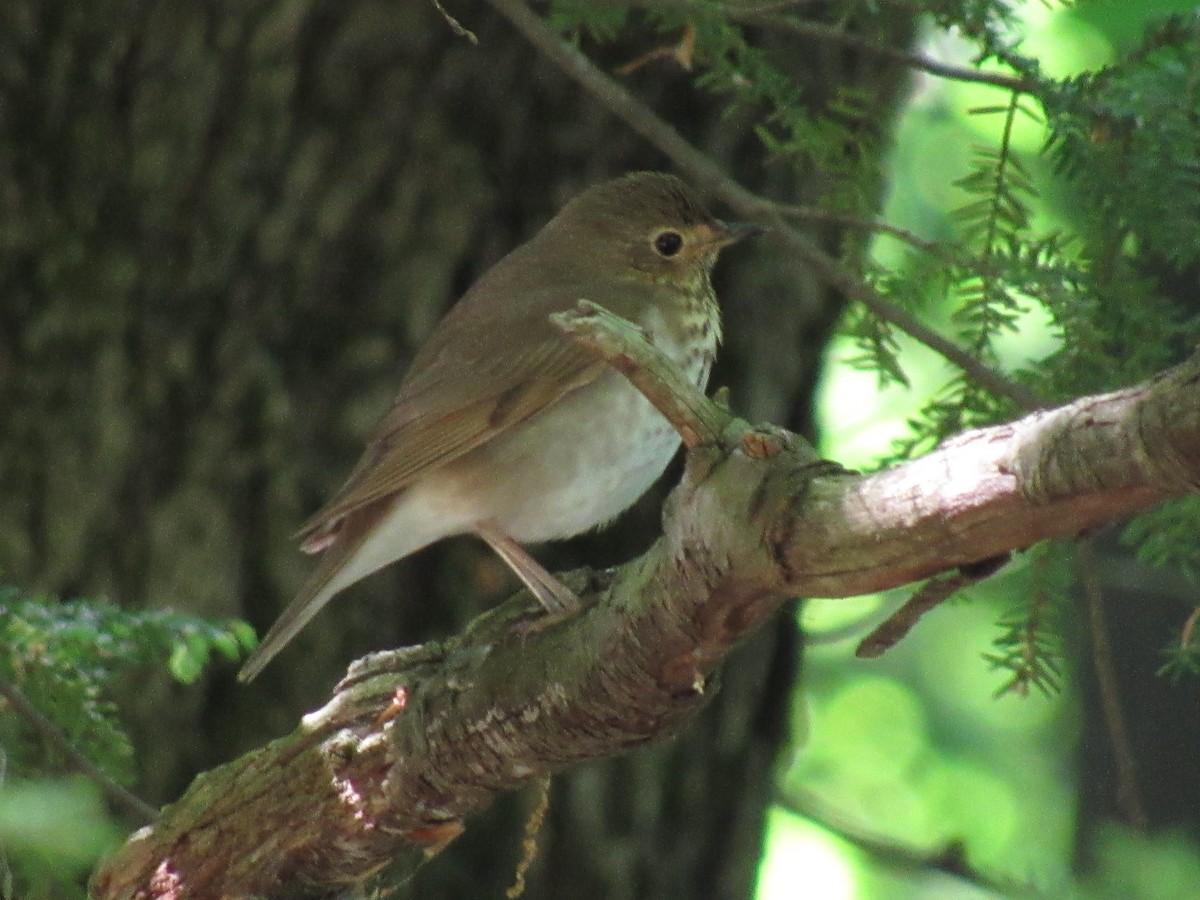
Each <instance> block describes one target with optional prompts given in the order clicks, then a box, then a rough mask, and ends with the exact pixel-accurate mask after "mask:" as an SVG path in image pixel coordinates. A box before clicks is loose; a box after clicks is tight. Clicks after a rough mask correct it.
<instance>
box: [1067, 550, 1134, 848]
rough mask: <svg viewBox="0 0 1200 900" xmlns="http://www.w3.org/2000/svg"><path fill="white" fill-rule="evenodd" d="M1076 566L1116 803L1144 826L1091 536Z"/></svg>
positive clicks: (1077, 556)
mask: <svg viewBox="0 0 1200 900" xmlns="http://www.w3.org/2000/svg"><path fill="white" fill-rule="evenodd" d="M1075 568H1076V570H1077V572H1078V574H1079V582H1080V584H1082V585H1083V593H1084V595H1085V596H1086V597H1087V608H1088V622H1089V625H1090V630H1091V637H1092V663H1093V665H1094V668H1095V670H1096V683H1097V685H1098V686H1099V689H1100V708H1101V710H1102V711H1103V713H1104V724H1105V727H1107V729H1108V739H1109V742H1110V743H1111V745H1112V751H1113V756H1114V757H1115V758H1116V762H1117V806H1118V807H1119V808H1120V810H1121V812H1122V813H1123V814H1124V816H1125V819H1126V821H1128V822H1129V824H1130V825H1132V826H1133V827H1135V828H1141V829H1144V828H1146V827H1147V826H1148V825H1149V824H1150V818H1149V816H1147V815H1146V805H1145V803H1144V801H1143V800H1142V792H1141V789H1140V788H1139V787H1138V781H1137V758H1136V757H1135V756H1134V753H1133V745H1132V744H1131V743H1130V741H1129V729H1128V728H1126V727H1125V714H1124V713H1123V712H1122V710H1121V692H1120V685H1119V684H1118V683H1117V673H1116V668H1115V667H1114V665H1113V656H1112V644H1111V643H1110V642H1109V639H1108V616H1107V615H1106V614H1105V612H1104V593H1103V590H1102V588H1101V587H1100V579H1099V578H1098V577H1097V575H1096V571H1097V567H1096V553H1095V549H1094V547H1093V544H1092V540H1091V538H1084V539H1082V540H1080V541H1078V542H1077V543H1076V545H1075Z"/></svg>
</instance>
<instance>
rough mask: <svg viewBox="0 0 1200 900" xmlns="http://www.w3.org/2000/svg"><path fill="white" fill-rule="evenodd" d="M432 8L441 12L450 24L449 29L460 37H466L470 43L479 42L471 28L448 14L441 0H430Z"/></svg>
mask: <svg viewBox="0 0 1200 900" xmlns="http://www.w3.org/2000/svg"><path fill="white" fill-rule="evenodd" d="M432 3H433V6H434V8H435V9H436V10H437V11H438V12H440V13H441V14H442V18H443V19H445V20H446V24H447V25H449V26H450V30H451V31H453V32H454V33H455V34H457V35H458V36H459V37H460V38H466V39H467V40H468V41H470V42H471V43H472V44H478V43H479V36H478V35H476V34H475V32H473V31H472V30H471V29H469V28H467V27H466V26H464V25H463V24H462V23H461V22H460V21H458V19H456V18H454V16H452V15H450V13H449V11H447V9H446V7H444V6H442V0H432Z"/></svg>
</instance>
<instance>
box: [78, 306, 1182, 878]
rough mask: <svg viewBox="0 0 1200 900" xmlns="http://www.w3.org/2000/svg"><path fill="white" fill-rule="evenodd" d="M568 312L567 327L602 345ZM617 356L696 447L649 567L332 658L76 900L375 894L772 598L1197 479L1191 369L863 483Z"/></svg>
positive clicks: (725, 649) (739, 631) (711, 652)
mask: <svg viewBox="0 0 1200 900" xmlns="http://www.w3.org/2000/svg"><path fill="white" fill-rule="evenodd" d="M582 319H583V320H587V317H586V316H584V317H582ZM583 320H581V321H580V322H578V323H576V324H570V323H568V324H569V327H571V328H572V329H573V330H574V329H575V328H576V325H578V328H579V330H580V331H581V332H583V331H586V329H587V328H588V327H591V325H592V324H595V326H596V328H598V329H599V330H600V331H604V330H605V328H606V325H605V323H604V322H603V321H600V322H599V323H598V324H596V323H594V322H589V321H583ZM637 343H638V342H637V341H636V340H635V339H634V338H632V337H628V336H627V337H625V338H622V337H620V336H618V337H617V338H616V339H615V344H614V345H613V348H611V353H613V354H618V355H621V356H622V358H623V359H625V358H626V357H628V359H627V360H626V362H625V363H623V368H624V369H626V370H627V371H631V372H637V374H638V377H637V378H635V379H634V380H635V381H636V382H637V383H639V387H640V388H641V389H642V390H643V391H644V392H645V393H646V394H647V396H650V397H651V399H656V401H657V402H658V403H659V405H660V408H664V407H666V408H669V409H671V410H673V411H674V412H672V413H671V414H670V416H671V417H672V418H673V421H674V422H675V424H676V425H677V427H680V428H681V431H684V427H683V426H685V425H686V426H687V427H689V428H690V429H691V432H692V434H693V435H694V440H693V443H694V446H693V447H692V448H691V449H690V453H689V461H688V466H687V469H686V471H685V475H684V478H683V481H682V483H681V484H680V485H679V487H678V488H677V489H676V490H675V492H674V493H673V495H672V497H671V500H670V502H669V504H668V508H667V511H666V515H665V520H664V535H663V537H662V538H661V539H660V540H659V541H658V542H657V543H656V544H655V545H654V546H653V547H652V548H651V549H650V551H649V552H647V553H646V554H645V555H643V556H642V557H640V558H638V559H636V560H634V561H632V562H630V563H628V564H626V565H624V566H621V567H619V568H616V569H612V570H608V571H603V572H575V573H570V574H568V575H567V576H565V578H566V580H567V582H568V583H569V584H570V586H571V587H572V588H573V589H575V590H576V591H577V592H578V593H579V595H580V596H581V597H582V598H584V599H585V600H587V601H588V607H587V609H586V610H585V611H584V612H583V613H582V614H580V615H578V616H574V617H571V618H569V619H561V620H554V621H548V620H545V619H542V618H539V617H538V615H537V613H536V609H535V607H534V604H533V602H532V601H531V599H530V598H529V597H528V596H526V595H518V596H516V597H514V598H513V599H512V600H510V601H509V602H507V603H506V604H504V605H503V606H501V607H499V608H497V609H496V610H493V611H491V612H489V613H487V614H485V615H484V616H481V617H480V618H479V619H477V620H476V621H475V622H474V623H473V624H472V625H471V626H470V627H469V628H468V629H467V631H465V632H464V633H463V634H461V635H459V636H456V637H454V638H452V639H451V640H448V641H445V642H444V643H439V644H425V645H422V646H419V647H413V648H408V649H404V650H399V651H395V652H388V653H378V654H374V655H371V656H368V657H366V658H364V659H363V660H361V661H359V662H357V663H355V664H354V665H353V666H352V667H351V669H350V673H349V675H348V676H347V678H346V679H344V680H343V681H342V683H341V684H339V685H338V687H337V688H336V689H335V692H334V695H333V697H332V699H331V700H330V701H329V703H328V704H326V706H325V707H323V708H322V709H320V710H318V711H317V712H314V713H312V714H311V715H309V716H307V717H305V719H304V720H303V722H302V723H301V726H300V727H299V728H298V729H297V730H296V731H295V732H294V733H293V734H291V735H289V736H288V737H285V738H282V739H280V740H278V741H275V742H273V743H271V744H269V745H268V746H266V747H264V748H262V749H260V750H257V751H254V752H252V753H249V754H247V755H246V756H244V757H242V758H241V759H238V760H235V761H234V762H232V763H229V764H228V765H226V766H223V767H221V768H218V769H215V770H213V771H211V772H208V773H206V774H204V775H202V776H200V777H199V778H197V779H196V781H195V783H194V784H193V785H192V787H191V788H190V789H189V791H188V792H187V793H186V794H185V796H184V797H183V798H182V799H181V800H180V801H179V802H178V803H176V804H174V805H172V806H170V807H167V809H166V810H165V811H164V815H163V817H162V819H161V820H160V821H159V822H158V823H157V824H155V825H153V826H151V827H149V828H147V829H143V830H142V831H141V832H139V833H138V834H137V835H135V836H134V838H133V839H132V840H131V841H130V842H129V843H128V844H127V845H126V846H125V847H124V848H122V849H121V850H119V851H118V852H117V853H115V854H114V855H113V856H112V857H111V858H110V859H108V860H107V861H106V862H105V863H104V864H103V866H102V867H101V868H100V870H98V872H97V874H96V876H95V877H94V879H93V884H92V896H93V897H95V898H97V900H116V898H139V900H148V898H167V897H171V898H184V897H243V896H248V895H255V896H261V897H268V898H272V897H279V898H283V897H288V898H296V897H313V898H316V897H332V896H338V895H339V892H340V891H342V890H343V889H344V888H345V887H347V886H349V885H356V884H361V883H362V882H364V881H366V880H368V879H370V878H372V877H376V876H379V875H380V873H386V875H385V877H387V878H390V879H393V880H394V879H395V878H396V877H398V875H399V874H400V873H402V872H405V871H408V870H410V869H411V868H412V867H413V866H415V865H418V864H419V863H420V862H421V860H422V859H424V858H427V857H428V856H430V855H433V854H435V853H437V852H438V851H440V850H441V849H442V847H444V846H445V845H446V844H447V843H448V842H449V841H451V840H453V838H454V837H456V836H457V835H458V834H459V833H460V832H461V831H462V829H463V828H464V827H465V826H464V822H465V820H466V818H467V817H468V816H470V815H471V814H473V813H475V812H478V811H479V810H480V809H482V808H484V807H486V806H487V805H488V804H489V803H490V802H491V801H492V800H493V799H494V798H495V797H496V796H497V794H499V793H501V792H503V791H508V790H512V789H514V788H517V787H520V786H521V785H524V784H527V783H529V782H531V781H533V780H535V779H538V778H540V777H542V776H545V775H549V774H554V773H556V772H560V771H563V770H564V769H567V768H569V767H571V766H572V765H575V764H577V763H580V762H582V761H584V760H590V759H596V758H600V757H607V756H613V755H616V754H619V753H622V752H624V751H627V750H629V749H630V748H632V747H637V746H640V745H642V744H645V743H647V742H650V741H655V740H660V739H662V738H664V737H667V736H670V735H673V734H675V733H677V732H679V731H680V730H681V729H683V728H685V727H686V726H687V724H688V723H689V722H690V720H691V719H692V718H693V717H694V716H695V714H696V713H697V712H698V711H699V710H700V709H701V708H702V707H703V706H704V705H705V703H706V701H707V700H708V698H709V695H710V692H709V689H708V688H709V684H710V681H711V679H712V677H713V676H714V674H715V673H716V672H717V670H718V669H719V667H720V666H721V664H722V662H723V660H724V659H725V657H726V655H727V654H728V653H729V651H730V650H731V649H732V648H733V647H734V646H735V645H736V644H737V643H738V642H739V641H741V640H742V639H743V638H744V637H746V636H747V635H748V634H749V633H750V632H751V631H753V630H754V629H756V628H757V627H758V626H759V625H761V624H762V623H763V622H764V621H765V620H766V619H767V618H768V617H770V616H771V615H772V614H773V612H774V611H775V610H776V608H777V607H778V606H779V605H780V604H781V603H782V602H783V600H784V599H785V598H786V597H789V596H792V595H795V594H806V595H810V596H826V597H836V596H847V595H853V594H857V593H861V592H863V591H868V590H878V589H881V588H886V587H894V586H897V585H902V584H906V583H909V582H911V581H913V580H916V579H919V578H924V577H927V576H930V575H933V574H936V573H939V572H945V571H948V570H956V569H959V568H960V567H963V566H970V565H971V564H973V563H978V562H980V561H984V560H990V559H992V558H994V557H996V556H998V555H1001V554H1003V553H1006V552H1008V551H1011V550H1016V549H1020V548H1023V547H1026V546H1029V545H1030V544H1032V543H1034V542H1035V541H1038V540H1041V539H1044V538H1048V537H1070V536H1073V535H1076V534H1079V533H1080V532H1085V531H1087V530H1088V529H1090V528H1093V527H1095V526H1097V525H1099V524H1101V523H1104V522H1107V521H1110V520H1111V519H1113V518H1116V517H1119V516H1122V515H1125V514H1128V513H1131V512H1133V511H1136V510H1139V509H1143V508H1145V507H1147V506H1149V505H1151V504H1154V503H1156V502H1159V501H1161V500H1163V499H1166V498H1167V497H1170V496H1174V495H1179V494H1182V493H1184V492H1186V491H1188V490H1190V489H1194V488H1195V486H1196V485H1197V484H1200V392H1198V391H1197V390H1196V386H1197V382H1198V380H1200V354H1198V355H1196V356H1194V357H1193V358H1192V359H1190V360H1189V361H1188V362H1186V363H1185V364H1183V365H1181V366H1179V367H1177V368H1175V369H1173V370H1171V371H1169V372H1166V373H1164V374H1163V375H1161V376H1159V377H1157V378H1155V379H1153V380H1151V381H1149V382H1147V383H1145V384H1142V385H1138V386H1136V387H1133V388H1129V389H1126V390H1122V391H1116V392H1113V393H1111V394H1105V395H1101V396H1094V397H1087V398H1083V399H1080V400H1078V401H1076V402H1074V403H1072V404H1070V405H1068V406H1064V407H1062V408H1061V409H1056V410H1048V411H1043V412H1038V413H1035V414H1033V415H1030V416H1027V417H1025V418H1023V419H1021V420H1019V421H1017V422H1014V423H1011V424H1008V425H1003V426H997V427H993V428H987V429H980V430H977V431H973V432H970V433H967V434H964V435H962V436H960V437H958V438H955V439H954V440H952V441H949V442H947V443H946V444H945V445H944V446H942V447H940V448H939V449H937V450H936V451H934V452H932V453H930V454H929V455H928V456H925V457H923V458H921V459H918V460H915V461H912V462H909V463H905V464H903V465H898V466H895V467H893V468H891V469H888V470H885V471H882V472H879V473H874V474H867V475H860V474H856V473H851V472H846V471H844V470H840V469H839V468H838V467H836V466H834V465H833V464H830V463H827V462H825V461H822V460H819V459H817V458H816V457H815V454H813V452H812V450H811V448H809V447H808V446H807V444H805V443H804V442H803V441H801V440H800V439H799V438H796V437H794V436H792V435H789V434H787V433H785V432H780V431H775V430H771V429H767V430H753V429H749V428H747V426H745V423H740V422H738V421H737V420H735V419H733V418H732V416H731V415H730V414H729V413H728V411H725V410H723V409H722V408H721V407H719V406H717V405H716V404H713V403H711V402H710V401H707V400H704V399H703V398H699V397H697V396H685V397H683V398H674V399H672V395H673V394H674V393H676V391H677V390H682V389H683V388H680V387H679V386H678V384H677V383H675V382H673V381H672V380H671V377H670V372H669V371H668V372H665V373H664V372H662V371H660V369H659V363H658V362H656V360H655V359H654V357H653V354H652V353H651V354H650V355H649V356H638V354H639V353H640V352H641V351H640V350H639V349H638V348H637ZM604 352H605V355H609V354H610V350H605V351H604ZM610 358H611V356H610ZM629 359H632V360H633V362H632V363H630V362H629ZM647 373H649V374H647ZM697 411H698V412H697ZM694 413H696V414H694ZM716 431H719V433H720V434H721V435H722V437H721V438H720V440H718V441H715V442H714V441H712V440H711V438H712V437H713V435H714V433H716ZM685 433H686V432H685ZM247 848H251V849H250V850H249V851H248V850H247Z"/></svg>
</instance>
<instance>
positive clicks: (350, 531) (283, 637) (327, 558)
mask: <svg viewBox="0 0 1200 900" xmlns="http://www.w3.org/2000/svg"><path fill="white" fill-rule="evenodd" d="M391 505H392V504H391V500H390V499H388V500H385V501H382V502H376V503H375V504H372V505H371V506H368V507H365V508H363V509H361V510H356V511H355V512H354V513H351V514H350V515H348V516H346V517H345V518H344V519H343V520H342V521H341V523H340V526H339V527H338V529H337V531H336V532H334V533H333V534H334V537H333V538H332V539H330V540H328V541H326V542H324V543H323V546H324V547H325V549H324V550H323V552H322V554H321V562H320V565H318V566H317V569H316V571H315V572H313V573H312V575H310V576H309V579H308V581H306V582H305V583H304V587H303V588H301V589H300V593H299V594H298V595H297V596H296V599H295V600H293V601H292V602H291V603H289V604H288V606H287V608H286V609H285V610H284V611H283V613H282V614H281V615H280V616H279V618H278V619H277V620H276V621H275V624H274V625H272V626H271V629H270V631H268V632H267V634H266V636H265V637H264V638H263V639H262V643H260V644H259V645H258V646H257V647H256V648H255V649H254V652H253V653H251V654H250V656H249V658H248V659H247V660H246V662H245V663H244V664H243V665H242V668H241V671H239V672H238V676H237V677H238V681H241V682H243V683H245V682H249V681H253V680H254V678H255V677H256V676H257V675H258V673H259V672H261V671H262V670H263V668H264V667H265V666H266V665H267V663H269V662H270V661H271V660H272V659H274V658H275V655H276V654H277V653H278V652H279V651H280V650H282V649H283V648H284V647H285V646H287V644H288V642H289V641H290V640H291V639H292V638H294V637H295V636H296V635H297V634H299V632H300V629H302V628H303V627H304V626H305V625H307V624H308V623H309V622H310V621H311V620H312V617H313V616H315V615H316V614H317V613H319V612H320V611H321V608H322V607H323V606H324V605H325V604H326V603H328V602H329V601H330V600H331V599H333V596H334V595H335V594H337V593H338V592H339V591H341V590H343V589H344V588H347V587H349V586H350V585H352V584H353V583H354V582H356V581H358V580H359V579H360V578H364V577H365V576H367V575H369V574H370V573H371V572H373V571H375V570H376V569H377V568H379V567H380V566H382V565H384V564H385V563H386V562H388V561H389V560H388V559H378V560H374V561H371V562H366V563H365V564H364V560H362V559H356V557H358V556H359V552H360V551H361V550H362V549H363V545H364V544H365V543H367V541H368V540H369V539H370V537H371V535H372V533H373V529H374V527H375V525H376V524H377V523H378V522H379V520H380V519H381V518H383V517H385V516H386V515H387V514H388V512H389V510H390V508H391ZM410 552H411V551H410ZM363 555H366V556H369V555H371V554H370V553H367V554H363ZM400 555H404V554H399V553H398V554H396V555H394V556H392V557H390V558H391V559H395V558H398V557H399V556H400Z"/></svg>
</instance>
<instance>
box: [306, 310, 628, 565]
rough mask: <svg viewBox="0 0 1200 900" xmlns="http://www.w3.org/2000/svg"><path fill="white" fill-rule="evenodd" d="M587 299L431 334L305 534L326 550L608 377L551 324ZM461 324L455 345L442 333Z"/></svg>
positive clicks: (311, 544)
mask: <svg viewBox="0 0 1200 900" xmlns="http://www.w3.org/2000/svg"><path fill="white" fill-rule="evenodd" d="M587 295H588V292H587V291H586V290H583V291H578V290H576V291H572V292H571V293H570V294H569V295H566V294H565V293H564V292H562V291H558V292H547V296H545V297H540V298H537V300H536V301H535V302H533V303H530V304H528V306H527V309H528V312H526V313H524V314H522V315H521V316H519V317H515V316H509V317H506V318H507V321H505V322H495V321H487V320H483V321H467V322H464V321H459V322H452V321H451V320H453V319H454V318H455V317H454V315H453V313H452V314H451V315H450V316H449V317H448V318H447V320H444V321H443V323H442V325H439V328H438V329H437V330H435V333H434V335H432V336H431V339H430V344H429V345H428V346H431V347H433V348H436V349H435V352H432V353H426V352H423V354H422V355H419V356H418V357H417V359H416V360H415V361H414V364H413V368H412V370H410V372H409V374H408V375H407V376H406V377H405V380H404V382H403V384H402V385H401V388H400V393H399V395H398V396H397V398H396V400H395V402H394V403H393V404H392V407H391V409H390V410H389V412H388V414H387V415H386V416H385V417H384V419H383V421H382V422H380V424H379V427H378V428H377V429H376V431H375V434H374V436H373V437H372V439H371V441H370V442H369V444H368V446H367V450H366V452H365V453H364V454H363V456H362V458H361V459H360V460H359V462H358V465H357V466H355V468H354V471H353V472H352V473H351V475H350V477H349V478H348V479H347V480H346V482H345V484H343V485H342V487H341V488H340V490H339V491H338V492H337V494H336V495H335V496H334V497H333V498H331V499H330V501H329V502H328V503H327V504H326V505H325V506H324V507H322V508H321V509H320V510H319V511H318V512H317V513H316V514H315V515H314V516H313V517H312V518H310V519H309V520H308V522H306V523H305V525H304V526H303V527H302V528H301V529H300V531H299V532H297V537H298V538H300V539H301V540H303V541H305V543H306V544H308V545H309V549H313V550H315V549H320V547H321V546H324V544H323V543H322V542H321V537H322V536H323V535H324V534H327V533H329V532H331V531H333V530H335V529H336V528H337V527H338V524H339V523H340V521H341V520H342V519H343V518H345V517H346V516H347V515H349V514H350V513H352V512H354V511H355V510H357V509H360V508H362V507H364V506H366V505H368V504H370V503H373V502H375V501H377V500H379V499H381V498H383V497H386V496H389V495H391V494H394V493H396V492H397V491H401V490H403V489H404V488H405V487H407V486H408V485H410V484H411V483H412V482H413V480H414V479H416V478H418V477H420V476H421V475H423V474H424V473H426V472H429V471H430V470H432V469H435V468H437V467H439V466H443V465H446V464H447V463H449V462H451V461H453V460H455V459H458V458H459V457H461V456H463V455H464V454H466V453H469V452H470V451H471V450H474V449H475V448H477V447H479V446H482V445H483V444H485V443H487V442H488V441H491V440H494V439H495V438H496V437H497V436H499V435H501V434H504V433H505V432H506V431H508V430H509V429H511V428H512V427H513V426H515V425H518V424H520V423H521V422H525V421H527V420H529V419H531V418H533V417H534V416H536V415H538V414H539V413H541V412H542V411H544V410H545V409H547V408H548V407H550V406H552V405H553V404H555V403H556V402H558V401H559V400H560V399H562V398H563V397H564V396H566V395H567V394H569V393H571V392H572V391H575V390H578V389H579V388H581V387H583V386H585V385H587V384H589V383H591V382H592V381H594V380H596V379H597V378H599V377H600V376H601V375H603V374H604V373H605V372H607V371H608V367H607V366H606V365H605V364H604V363H602V362H599V361H598V360H596V359H595V358H594V357H593V356H592V355H591V354H589V353H587V352H586V351H584V350H582V349H580V348H579V347H578V346H577V345H576V344H575V343H574V342H572V341H571V340H570V339H569V338H567V337H566V335H564V334H562V333H561V332H560V331H559V330H558V329H557V328H555V327H554V326H553V325H551V324H550V322H549V318H548V317H549V315H550V313H551V312H554V311H555V310H556V309H567V308H570V307H571V306H573V305H574V303H575V301H576V300H577V299H579V298H580V297H586V296H587ZM466 299H467V298H464V300H466ZM618 305H623V304H618ZM476 318H478V317H476ZM455 325H457V326H460V327H459V333H458V334H457V335H456V339H455V340H454V341H446V340H445V339H444V336H443V335H441V334H439V333H438V332H442V331H443V329H444V327H445V326H451V327H454V326H455ZM463 325H465V326H466V328H465V329H464V328H462V327H461V326H463ZM514 336H516V337H515V339H517V340H520V341H521V342H522V343H524V344H528V345H529V346H528V349H527V350H525V352H522V353H520V354H514V353H513V352H512V348H511V347H510V346H508V342H509V341H511V340H513V339H514Z"/></svg>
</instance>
